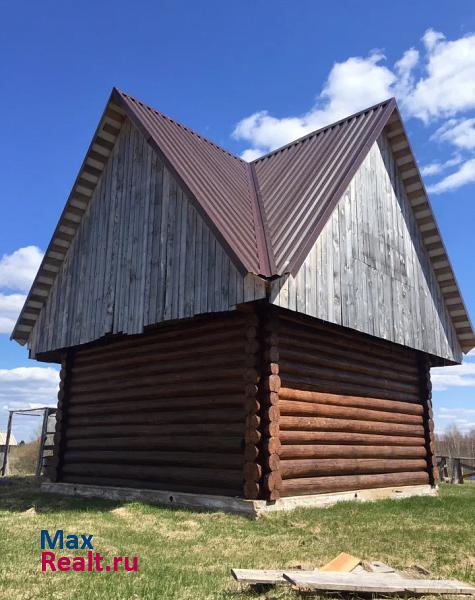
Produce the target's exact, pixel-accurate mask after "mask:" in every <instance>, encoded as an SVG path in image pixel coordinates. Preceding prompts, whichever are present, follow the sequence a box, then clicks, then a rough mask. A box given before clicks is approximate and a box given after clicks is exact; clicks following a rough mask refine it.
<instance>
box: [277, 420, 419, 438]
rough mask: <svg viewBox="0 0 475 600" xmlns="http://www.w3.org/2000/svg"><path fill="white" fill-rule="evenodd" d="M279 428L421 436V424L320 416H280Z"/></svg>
mask: <svg viewBox="0 0 475 600" xmlns="http://www.w3.org/2000/svg"><path fill="white" fill-rule="evenodd" d="M279 425H280V429H281V431H282V430H290V431H296V430H298V431H302V430H305V431H346V432H352V433H377V434H387V435H405V436H406V435H407V436H423V435H424V427H423V426H422V425H402V424H400V423H382V422H380V421H354V420H348V419H330V418H320V417H281V418H280V421H279Z"/></svg>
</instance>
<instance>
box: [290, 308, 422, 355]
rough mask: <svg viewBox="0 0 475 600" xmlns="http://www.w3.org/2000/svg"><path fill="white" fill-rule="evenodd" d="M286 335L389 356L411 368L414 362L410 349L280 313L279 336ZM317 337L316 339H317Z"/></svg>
mask: <svg viewBox="0 0 475 600" xmlns="http://www.w3.org/2000/svg"><path fill="white" fill-rule="evenodd" d="M284 335H288V337H290V338H291V339H294V340H298V339H300V338H302V339H308V340H309V341H310V342H312V341H313V343H315V342H316V340H317V339H318V338H319V339H320V340H321V342H322V345H323V346H324V345H325V342H326V340H328V341H329V342H330V343H331V342H333V343H335V342H336V341H338V342H340V341H341V344H342V345H343V347H345V348H351V349H353V350H357V351H359V352H361V354H364V355H368V356H371V355H373V354H376V355H377V356H390V357H391V358H393V360H394V361H398V362H400V363H401V364H406V365H407V366H409V367H412V366H413V364H414V363H415V361H416V356H417V355H416V352H415V351H413V350H410V349H406V348H405V349H404V350H402V349H399V348H398V347H397V346H395V345H394V344H392V343H391V342H387V341H385V340H380V339H377V338H374V337H372V338H369V337H368V336H367V335H365V334H361V333H355V332H353V331H345V330H344V329H343V328H342V327H339V326H331V325H327V324H323V323H320V322H318V321H317V320H316V319H312V320H311V321H310V320H305V321H302V319H301V317H300V316H299V315H293V314H292V313H291V312H289V313H285V314H284V313H281V314H280V315H279V336H280V337H281V338H282V337H283V336H284ZM317 336H318V338H317Z"/></svg>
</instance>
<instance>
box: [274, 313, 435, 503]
mask: <svg viewBox="0 0 475 600" xmlns="http://www.w3.org/2000/svg"><path fill="white" fill-rule="evenodd" d="M267 328H268V331H269V333H270V338H269V340H270V341H271V342H272V346H270V345H269V346H268V348H269V352H271V354H272V356H271V357H270V358H271V359H272V360H271V361H269V364H272V365H273V366H272V371H273V376H272V377H274V382H273V388H272V389H273V392H272V397H273V400H272V403H273V404H274V405H275V407H276V410H278V413H279V419H278V422H277V426H276V427H274V429H273V432H272V433H273V434H274V435H276V436H278V439H279V442H280V444H279V448H278V451H277V453H278V461H274V462H275V464H276V473H274V475H273V481H272V484H271V486H270V487H269V489H268V492H269V497H270V498H278V497H280V496H294V495H303V494H314V493H327V492H339V491H346V490H357V489H363V488H375V487H388V486H393V485H395V486H402V485H416V484H428V483H432V484H433V483H434V478H433V473H432V471H433V463H432V454H433V450H434V449H433V446H432V438H431V436H432V432H433V426H432V421H431V418H432V415H431V411H430V380H429V379H428V377H429V371H428V365H427V361H423V360H421V358H420V354H419V353H417V352H414V351H412V350H409V349H406V348H402V347H399V346H396V345H395V344H390V343H387V342H384V341H382V340H377V339H375V338H370V337H369V336H363V335H361V334H359V333H357V332H354V331H351V330H348V329H343V328H341V327H335V326H332V325H329V324H325V323H322V322H320V321H317V320H316V319H309V318H306V317H302V316H298V315H295V314H294V313H292V312H290V311H282V310H276V311H273V312H272V313H270V315H269V316H268V319H267ZM267 456H270V453H267ZM262 460H263V461H265V458H264V455H263V458H262Z"/></svg>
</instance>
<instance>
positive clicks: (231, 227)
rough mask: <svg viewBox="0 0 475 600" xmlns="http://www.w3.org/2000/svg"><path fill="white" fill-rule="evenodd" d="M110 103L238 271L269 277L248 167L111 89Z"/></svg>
mask: <svg viewBox="0 0 475 600" xmlns="http://www.w3.org/2000/svg"><path fill="white" fill-rule="evenodd" d="M113 97H114V99H115V100H116V101H117V102H118V103H119V105H121V104H122V105H123V106H124V108H126V109H127V112H128V113H129V115H130V116H131V117H132V119H133V120H134V122H135V124H136V125H137V126H138V127H139V128H140V129H141V130H142V131H143V133H144V134H145V136H146V137H147V139H148V140H149V142H152V144H153V145H154V146H155V148H156V150H157V151H158V152H159V153H160V154H161V155H162V158H163V159H164V160H165V161H166V163H167V165H168V166H169V167H170V169H171V170H172V171H173V172H174V173H175V175H176V176H177V177H178V178H179V179H180V180H181V183H182V184H183V185H184V186H185V188H186V189H187V190H188V191H189V193H190V194H191V196H193V197H194V198H195V200H196V201H197V202H198V204H199V207H200V209H201V212H202V213H204V216H205V217H207V218H208V221H211V223H212V224H213V225H214V229H215V231H216V233H217V235H218V237H219V239H220V241H221V242H222V243H223V244H224V246H225V247H226V249H227V250H228V252H230V254H231V255H232V256H234V257H235V258H237V259H238V264H239V265H240V266H241V268H242V270H245V271H250V272H253V273H258V274H261V275H264V276H269V275H270V274H271V273H270V268H269V259H268V255H267V244H266V243H265V240H264V236H263V232H262V222H261V216H260V213H259V211H258V208H257V206H256V198H255V194H254V186H253V183H252V180H251V177H252V175H251V170H250V168H249V165H248V164H247V163H246V162H245V161H243V160H242V159H240V158H237V157H236V156H234V155H233V154H230V153H229V152H227V151H226V150H223V148H221V147H220V146H217V145H216V144H214V143H213V142H211V141H210V140H208V139H206V138H205V137H203V136H202V135H200V134H198V133H196V132H195V131H193V130H192V129H189V128H188V127H185V126H184V125H181V124H179V123H177V122H176V121H173V120H172V119H170V118H169V117H166V116H165V115H163V114H161V113H160V112H158V111H157V110H155V109H154V108H152V107H150V106H147V105H146V104H144V103H143V102H140V101H139V100H136V99H135V98H132V97H131V96H129V95H128V94H125V93H124V92H121V91H119V90H115V93H113Z"/></svg>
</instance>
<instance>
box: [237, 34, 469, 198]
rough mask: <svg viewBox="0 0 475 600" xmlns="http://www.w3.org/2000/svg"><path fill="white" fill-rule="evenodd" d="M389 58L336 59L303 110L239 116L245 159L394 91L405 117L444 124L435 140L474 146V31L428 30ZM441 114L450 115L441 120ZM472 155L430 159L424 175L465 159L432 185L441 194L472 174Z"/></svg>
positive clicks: (462, 148)
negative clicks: (455, 34) (452, 35)
mask: <svg viewBox="0 0 475 600" xmlns="http://www.w3.org/2000/svg"><path fill="white" fill-rule="evenodd" d="M384 61H385V57H384V55H383V54H382V53H381V52H380V51H373V52H370V53H369V55H368V56H366V57H361V56H352V57H349V58H348V59H347V60H345V61H343V62H339V63H335V64H334V65H333V67H332V68H331V70H330V72H329V75H328V78H327V80H326V82H325V84H324V85H323V87H322V89H321V90H320V92H319V94H318V95H317V99H316V102H315V104H314V106H312V107H311V108H310V109H309V110H308V111H307V112H305V113H303V114H301V115H286V116H282V117H275V116H274V115H272V114H271V113H270V112H269V111H267V110H260V111H257V112H255V113H253V114H251V115H249V116H248V117H245V118H244V119H242V120H241V121H239V123H237V125H236V126H235V128H234V131H233V134H232V135H233V137H234V138H235V139H237V140H241V141H245V142H247V143H248V144H249V147H248V148H247V149H246V150H244V152H243V153H242V155H241V156H242V158H244V159H245V160H248V161H251V160H255V159H256V158H257V157H259V156H261V155H262V154H265V153H267V152H269V151H271V150H275V149H276V148H278V147H280V146H283V145H285V144H287V143H288V142H291V141H293V140H295V139H297V138H299V137H301V136H303V135H305V134H307V133H309V132H311V131H314V130H316V129H319V128H320V127H323V126H325V125H328V124H329V123H332V122H334V121H337V120H339V119H341V118H343V117H346V116H348V115H350V114H352V113H354V112H357V111H358V110H361V109H363V108H366V107H368V106H370V105H372V104H375V103H377V102H380V101H382V100H385V99H387V98H389V97H391V96H394V95H395V96H396V97H397V98H398V101H399V103H400V105H401V107H402V109H403V112H404V114H405V116H406V117H413V118H418V119H420V120H422V121H423V122H424V123H425V124H426V125H428V124H435V123H437V122H438V123H439V129H438V130H437V131H436V133H435V134H434V135H433V137H432V139H437V140H439V141H441V142H445V143H450V144H451V145H453V146H455V147H456V148H457V149H458V150H460V151H473V150H475V118H472V117H469V118H461V117H460V115H461V114H462V113H465V112H467V111H469V110H472V109H475V34H468V35H466V36H463V37H460V38H458V39H455V40H447V39H446V37H445V36H444V34H443V33H441V32H438V31H434V30H433V29H428V30H427V31H426V32H425V33H424V35H423V37H422V50H421V51H419V50H417V49H416V48H410V49H408V50H406V51H405V52H404V53H403V55H402V57H401V58H400V59H399V60H398V61H396V63H395V64H394V66H393V67H391V66H387V65H386V64H384ZM443 119H446V120H447V119H448V120H447V121H446V122H445V123H444V124H442V125H440V123H441V121H442V120H443ZM471 158H472V157H462V156H458V155H457V156H456V157H454V158H452V159H450V160H446V161H435V162H433V163H431V164H429V165H427V166H426V167H425V168H424V169H423V174H425V175H427V176H430V175H439V174H441V173H442V172H444V171H446V170H447V169H449V168H451V167H455V166H457V165H459V164H461V163H464V164H462V166H461V167H460V168H459V169H458V170H457V171H456V172H454V173H451V174H450V175H448V176H447V177H445V178H444V179H442V180H441V181H439V182H438V183H436V184H434V185H433V186H432V187H431V188H429V191H432V192H433V193H436V194H438V193H442V192H446V191H449V190H454V189H457V188H459V187H461V186H462V185H466V184H468V183H471V182H473V181H475V166H474V163H473V161H472V160H471Z"/></svg>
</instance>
